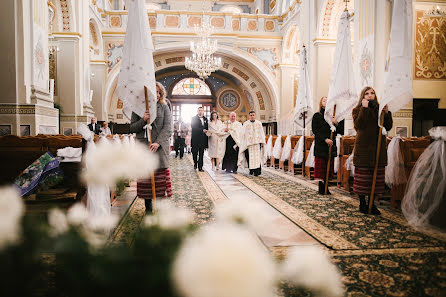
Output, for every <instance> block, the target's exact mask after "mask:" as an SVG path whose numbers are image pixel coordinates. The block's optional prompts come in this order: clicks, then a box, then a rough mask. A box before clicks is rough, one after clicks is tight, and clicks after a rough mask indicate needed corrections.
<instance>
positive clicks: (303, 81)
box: [293, 47, 313, 134]
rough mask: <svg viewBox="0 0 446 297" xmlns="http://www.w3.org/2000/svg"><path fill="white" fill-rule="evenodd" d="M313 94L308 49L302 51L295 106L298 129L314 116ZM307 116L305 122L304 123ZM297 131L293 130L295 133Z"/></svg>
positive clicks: (295, 121) (295, 120) (295, 119)
mask: <svg viewBox="0 0 446 297" xmlns="http://www.w3.org/2000/svg"><path fill="white" fill-rule="evenodd" d="M312 106H313V94H312V92H311V86H310V77H309V75H308V60H307V49H306V48H305V47H303V48H302V50H301V53H300V71H299V87H298V91H297V98H296V107H295V108H294V123H295V125H296V126H297V129H295V130H296V131H297V130H299V129H302V128H304V125H305V126H307V125H308V124H309V123H310V121H311V119H312V117H313V108H312ZM304 116H305V124H304ZM296 131H293V132H294V133H295V134H297V133H296Z"/></svg>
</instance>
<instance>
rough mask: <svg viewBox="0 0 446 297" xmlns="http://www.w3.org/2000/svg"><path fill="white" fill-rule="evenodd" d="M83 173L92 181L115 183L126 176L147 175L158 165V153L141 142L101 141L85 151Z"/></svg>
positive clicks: (132, 177)
mask: <svg viewBox="0 0 446 297" xmlns="http://www.w3.org/2000/svg"><path fill="white" fill-rule="evenodd" d="M84 162H85V168H86V169H85V170H84V172H83V173H82V177H83V179H84V181H85V182H87V183H88V184H101V185H114V184H116V182H117V181H118V180H122V179H138V178H147V177H148V176H150V174H151V173H152V172H153V171H154V170H155V169H156V168H158V159H157V156H156V155H155V154H153V153H151V152H150V151H149V149H148V146H145V145H143V144H141V143H139V142H137V143H135V144H134V145H131V146H130V145H124V144H122V143H120V142H111V141H101V142H99V143H98V144H97V145H96V147H95V148H94V149H87V152H86V153H85V158H84Z"/></svg>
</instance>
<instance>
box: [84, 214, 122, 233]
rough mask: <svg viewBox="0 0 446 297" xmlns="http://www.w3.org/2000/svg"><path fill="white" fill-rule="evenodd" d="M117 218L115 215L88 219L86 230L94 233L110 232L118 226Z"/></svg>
mask: <svg viewBox="0 0 446 297" xmlns="http://www.w3.org/2000/svg"><path fill="white" fill-rule="evenodd" d="M118 221H119V217H118V216H117V215H115V214H110V215H105V216H99V217H90V218H89V219H88V228H89V229H91V230H93V231H96V232H105V233H108V232H110V231H111V230H112V229H113V228H114V227H116V225H117V224H118Z"/></svg>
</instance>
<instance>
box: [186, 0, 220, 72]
mask: <svg viewBox="0 0 446 297" xmlns="http://www.w3.org/2000/svg"><path fill="white" fill-rule="evenodd" d="M201 23H202V25H201V26H198V25H195V32H196V34H197V35H198V36H199V37H200V40H199V41H198V42H197V43H195V42H194V41H191V43H190V50H191V52H192V56H191V57H186V63H185V66H186V69H189V70H191V71H194V72H195V73H197V75H198V76H199V77H200V78H202V79H206V78H207V77H208V76H209V75H210V74H211V73H212V72H214V71H217V70H218V69H220V68H221V65H222V64H221V58H219V57H214V55H213V54H214V53H215V52H216V51H217V40H215V39H214V40H211V39H210V36H211V34H212V31H213V28H212V26H210V25H209V24H205V23H204V1H203V16H202V22H201Z"/></svg>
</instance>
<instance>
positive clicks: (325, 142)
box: [311, 97, 338, 195]
mask: <svg viewBox="0 0 446 297" xmlns="http://www.w3.org/2000/svg"><path fill="white" fill-rule="evenodd" d="M326 104H327V97H322V98H321V99H320V100H319V112H316V113H315V114H314V115H313V119H312V121H311V129H312V130H313V134H314V179H316V180H319V190H318V192H319V194H321V195H324V194H325V182H328V180H327V181H326V180H325V179H326V177H327V163H328V158H329V156H328V153H329V149H330V147H331V156H330V172H329V176H328V178H333V175H334V158H335V157H336V156H337V148H336V141H333V140H334V139H336V134H338V131H335V132H334V133H333V138H332V139H330V134H331V130H330V125H329V124H328V123H327V121H325V118H324V113H325V106H326ZM331 121H332V123H333V125H335V127H336V128H338V121H337V120H336V117H332V119H331ZM327 194H329V195H330V194H331V193H330V191H328V189H327Z"/></svg>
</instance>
